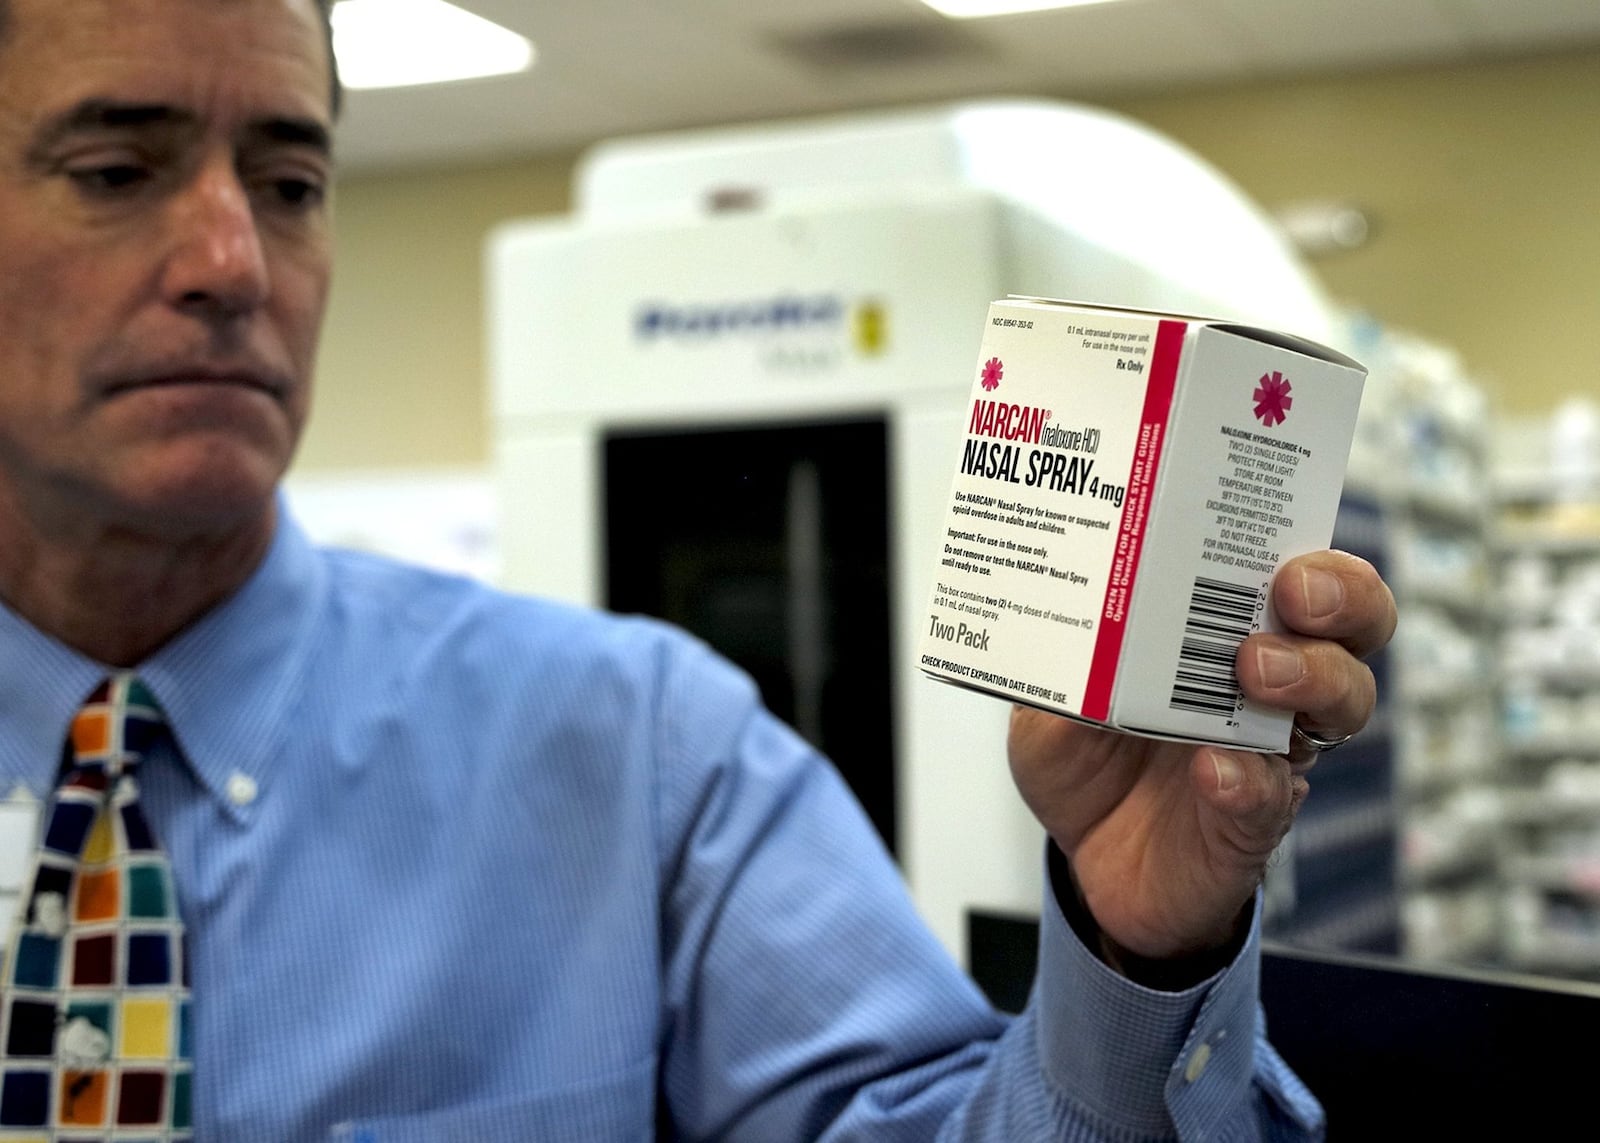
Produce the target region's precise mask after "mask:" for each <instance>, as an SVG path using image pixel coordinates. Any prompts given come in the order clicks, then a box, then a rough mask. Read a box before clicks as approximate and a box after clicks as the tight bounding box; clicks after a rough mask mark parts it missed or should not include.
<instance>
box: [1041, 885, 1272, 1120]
mask: <svg viewBox="0 0 1600 1143" xmlns="http://www.w3.org/2000/svg"><path fill="white" fill-rule="evenodd" d="M1260 924H1261V905H1260V898H1259V894H1258V895H1257V901H1256V904H1255V908H1254V912H1253V915H1252V919H1251V924H1250V933H1249V936H1248V937H1247V938H1246V940H1245V942H1244V945H1243V946H1242V948H1241V949H1240V950H1239V953H1238V955H1237V956H1235V957H1234V959H1233V960H1232V962H1231V963H1229V964H1228V965H1227V966H1226V967H1224V968H1222V969H1221V970H1220V971H1218V972H1217V973H1216V974H1215V975H1213V976H1211V977H1209V978H1207V979H1206V980H1204V981H1201V982H1200V983H1198V984H1196V985H1194V986H1193V987H1190V988H1187V989H1185V990H1183V991H1180V992H1163V991H1157V990H1155V989H1151V988H1146V987H1144V986H1143V985H1140V984H1136V983H1134V982H1133V981H1131V980H1129V979H1127V978H1126V977H1124V976H1121V975H1119V974H1118V973H1116V972H1115V971H1113V970H1112V969H1111V968H1109V967H1108V966H1107V965H1105V964H1104V963H1103V962H1101V961H1100V960H1099V958H1097V957H1096V956H1095V955H1094V953H1093V952H1091V951H1090V950H1089V949H1088V948H1086V947H1085V946H1084V944H1083V942H1082V941H1080V940H1079V939H1078V937H1077V935H1076V934H1075V933H1073V931H1072V929H1071V926H1070V925H1068V923H1067V920H1066V917H1065V916H1064V915H1063V914H1062V911H1061V909H1060V907H1059V905H1058V904H1057V903H1056V901H1055V900H1053V899H1052V894H1050V893H1049V892H1048V891H1047V892H1046V895H1045V901H1044V908H1043V910H1042V915H1041V921H1040V926H1039V976H1038V986H1037V987H1038V995H1037V996H1036V997H1035V1008H1036V1012H1037V1016H1038V1025H1037V1027H1038V1035H1039V1052H1040V1058H1041V1060H1042V1061H1043V1065H1044V1070H1045V1074H1046V1076H1047V1077H1048V1078H1049V1080H1050V1082H1051V1083H1052V1085H1053V1086H1054V1087H1055V1088H1056V1090H1057V1091H1058V1092H1059V1093H1060V1094H1061V1096H1062V1097H1063V1098H1065V1099H1066V1100H1068V1101H1070V1102H1071V1103H1072V1104H1073V1105H1075V1106H1076V1107H1077V1108H1079V1109H1080V1110H1081V1111H1083V1112H1084V1113H1086V1114H1087V1115H1089V1116H1090V1117H1091V1118H1093V1119H1094V1120H1096V1121H1098V1122H1099V1123H1101V1124H1102V1125H1104V1126H1105V1127H1106V1128H1107V1129H1109V1131H1110V1132H1111V1133H1113V1134H1117V1135H1122V1136H1134V1137H1139V1136H1165V1137H1170V1136H1171V1134H1172V1133H1173V1131H1174V1129H1176V1130H1177V1133H1178V1134H1179V1136H1180V1137H1184V1138H1191V1137H1195V1136H1199V1135H1210V1134H1211V1133H1212V1132H1213V1131H1214V1130H1215V1129H1216V1128H1217V1127H1218V1126H1219V1125H1220V1123H1221V1122H1222V1121H1223V1120H1224V1119H1225V1118H1228V1117H1229V1116H1230V1115H1231V1116H1237V1115H1238V1114H1239V1113H1240V1111H1241V1110H1243V1109H1244V1108H1245V1107H1246V1106H1247V1104H1248V1101H1249V1100H1250V1097H1251V1091H1250V1086H1251V1081H1252V1078H1253V1076H1254V1073H1255V1064H1256V1060H1255V1035H1254V1033H1255V1028H1256V1012H1257V1007H1258V1004H1257V994H1258V993H1257V990H1258V984H1259V973H1260V958H1259V949H1260V935H1259V933H1260Z"/></svg>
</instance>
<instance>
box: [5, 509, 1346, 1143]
mask: <svg viewBox="0 0 1600 1143" xmlns="http://www.w3.org/2000/svg"><path fill="white" fill-rule="evenodd" d="M102 673H103V669H102V668H101V667H99V666H97V665H96V664H94V663H92V662H90V661H88V660H86V659H84V658H83V657H81V656H80V655H78V654H76V653H74V652H73V651H71V650H69V649H68V648H66V647H64V646H62V645H60V644H59V643H56V642H55V641H53V640H51V639H49V638H47V637H45V636H44V635H42V634H40V633H39V632H38V631H36V630H34V629H33V628H32V627H30V626H29V625H28V624H26V623H24V622H23V621H22V620H20V619H19V618H18V617H17V616H16V615H14V614H12V613H11V612H9V611H6V610H4V609H0V782H3V783H4V788H5V789H10V788H12V787H13V786H14V785H15V784H16V783H17V782H19V781H20V782H22V783H24V784H26V785H27V786H28V787H29V788H31V789H32V790H33V791H34V793H35V794H36V795H38V796H39V797H45V796H46V795H47V793H48V790H49V788H50V786H51V784H52V782H53V779H54V773H55V769H56V765H57V761H58V759H59V757H60V750H61V741H62V738H63V736H64V734H65V730H66V727H67V725H68V722H69V720H70V717H71V714H72V712H73V710H74V709H75V707H76V705H77V704H78V702H79V701H80V700H81V699H82V697H83V696H84V695H85V694H87V693H88V691H89V690H90V688H91V687H92V686H93V685H94V683H95V682H96V681H97V680H98V679H99V677H100V676H101V675H102ZM140 673H141V675H142V676H143V677H144V679H145V680H146V682H147V683H148V684H149V685H150V686H151V688H152V689H153V690H154V692H155V693H156V695H157V696H158V697H159V698H160V700H161V702H162V704H163V705H164V707H165V709H166V711H167V714H168V717H169V719H170V721H171V724H172V726H173V728H174V733H175V735H176V739H177V744H178V746H179V747H180V748H181V754H179V753H176V752H174V751H173V750H171V749H170V748H169V749H166V750H165V751H163V752H160V753H158V754H156V755H155V756H153V757H151V758H149V759H147V760H146V762H145V765H144V777H143V782H144V790H145V795H144V798H145V804H146V807H147V811H148V813H149V816H150V819H151V823H152V825H153V827H154V828H155V830H156V832H157V835H158V837H159V838H160V839H161V840H162V841H163V843H164V844H165V846H166V848H167V850H168V852H169V853H170V855H171V858H172V862H173V867H174V872H175V876H176V881H177V885H178V890H179V897H180V904H181V909H182V912H183V915H184V917H185V919H186V922H187V924H188V927H189V937H188V939H189V955H190V958H191V960H190V967H191V972H192V978H193V987H194V995H195V1014H194V1027H193V1034H194V1038H195V1059H196V1065H195V1075H196V1086H195V1097H194V1116H195V1124H196V1128H197V1138H198V1139H200V1140H202V1141H210V1140H216V1141H226V1143H257V1141H259V1143H286V1141H294V1140H325V1139H333V1140H345V1141H359V1143H380V1141H407V1143H412V1141H415V1143H422V1141H425V1143H454V1141H458V1140H459V1141H463V1143H465V1141H469V1140H470V1141H471V1143H496V1141H501V1140H504V1141H506V1143H521V1141H534V1140H561V1141H566V1140H572V1141H577V1143H608V1141H612V1140H646V1139H650V1138H663V1139H666V1138H683V1139H731V1140H751V1141H756V1143H784V1141H789V1140H795V1141H799V1140H810V1139H815V1138H827V1139H837V1140H845V1139H849V1140H862V1141H871V1143H888V1141H895V1140H905V1141H908V1143H909V1141H917V1143H923V1141H926V1140H934V1139H974V1140H978V1139H982V1140H996V1141H1000V1140H1003V1141H1006V1143H1017V1141H1020V1140H1031V1139H1087V1138H1113V1139H1129V1140H1131V1139H1139V1138H1145V1137H1159V1136H1170V1135H1172V1134H1175V1133H1176V1134H1180V1135H1182V1136H1183V1137H1185V1138H1195V1139H1200V1138H1205V1139H1241V1140H1243V1139H1255V1138H1291V1137H1301V1136H1303V1135H1305V1134H1308V1133H1310V1134H1315V1132H1316V1131H1317V1130H1318V1129H1319V1127H1320V1122H1321V1113H1320V1111H1319V1109H1318V1108H1317V1106H1316V1103H1315V1101H1314V1100H1312V1099H1311V1097H1310V1096H1309V1094H1308V1093H1307V1092H1306V1091H1305V1089H1304V1088H1303V1087H1302V1086H1301V1085H1300V1084H1299V1082H1298V1081H1297V1080H1296V1079H1295V1078H1294V1077H1293V1076H1292V1075H1291V1074H1290V1073H1289V1071H1288V1070H1287V1069H1286V1068H1285V1067H1284V1066H1283V1064H1282V1063H1281V1062H1280V1061H1279V1060H1278V1058H1277V1057H1276V1055H1275V1054H1274V1053H1273V1052H1272V1051H1271V1049H1270V1048H1269V1047H1267V1046H1266V1044H1265V1041H1264V1040H1262V1039H1261V1038H1260V1037H1259V1036H1258V1035H1257V1031H1258V1029H1257V1021H1258V1004H1257V1000H1256V972H1257V963H1258V961H1257V956H1256V940H1255V937H1254V936H1252V938H1251V941H1250V944H1249V946H1248V947H1247V949H1246V951H1245V952H1244V953H1243V954H1242V955H1241V956H1240V958H1239V959H1238V960H1237V961H1236V962H1235V963H1234V964H1233V965H1232V966H1231V967H1229V968H1228V969H1227V970H1225V971H1224V972H1223V973H1221V974H1220V975H1219V976H1218V977H1216V978H1215V979H1213V980H1212V981H1210V982H1207V984H1205V985H1203V986H1200V987H1197V988H1195V989H1192V990H1190V991H1188V992H1183V993H1174V994H1166V993H1155V992H1150V991H1147V990H1145V989H1142V988H1140V987H1138V986H1136V985H1133V984H1131V983H1129V982H1127V981H1125V980H1123V979H1121V978H1119V977H1117V976H1115V975H1114V974H1113V973H1111V972H1109V971H1108V970H1107V969H1106V968H1105V967H1104V966H1103V965H1101V964H1100V963H1099V962H1098V961H1097V960H1095V959H1094V957H1093V956H1092V955H1090V954H1089V953H1088V952H1087V951H1086V950H1085V949H1084V948H1083V946H1082V945H1081V944H1080V943H1079V942H1078V941H1077V939H1076V937H1074V936H1073V934H1072V933H1071V931H1070V929H1069V928H1068V926H1067V925H1066V923H1065V921H1064V919H1063V918H1062V916H1061V914H1060V912H1059V910H1058V909H1057V907H1056V906H1055V904H1054V902H1050V901H1047V902H1046V903H1045V910H1044V923H1043V926H1042V928H1043V935H1042V938H1041V950H1040V952H1041V971H1040V980H1039V984H1038V985H1037V986H1036V990H1035V995H1034V998H1033V1001H1032V1003H1031V1004H1030V1006H1029V1009H1028V1011H1027V1012H1026V1013H1025V1014H1024V1015H1023V1016H1021V1017H1020V1018H1018V1019H1016V1020H1013V1021H1009V1022H1007V1021H1004V1020H1002V1019H1001V1018H999V1017H997V1016H996V1015H995V1014H994V1013H993V1012H992V1011H991V1010H990V1008H989V1007H988V1005H987V1004H986V1003H985V1001H984V1000H983V998H982V996H981V995H980V994H979V993H978V992H977V991H976V990H975V988H974V987H973V985H972V984H971V983H970V982H969V981H968V980H967V979H966V978H965V977H964V976H963V975H962V974H961V973H960V971H959V970H958V969H957V968H956V966H954V965H953V964H952V963H951V962H950V961H949V959H948V958H947V957H946V955H945V954H944V952H943V951H942V949H941V948H940V947H939V945H938V944H937V942H936V941H935V940H934V939H933V938H932V937H931V936H930V935H929V933H928V932H927V930H926V929H925V928H924V927H923V926H922V924H921V923H920V922H919V920H918V918H917V916H916V914H915V913H914V911H913V909H912V907H911V905H910V904H909V903H908V900H907V898H906V896H905V893H904V892H903V889H902V887H901V885H900V883H899V878H898V875H897V872H896V870H895V868H894V866H893V865H892V863H891V862H890V860H889V859H888V857H887V855H886V854H885V853H884V852H883V850H882V849H881V847H880V846H879V844H878V841H877V839H876V836H875V835H874V834H873V832H872V830H871V828H870V827H869V825H868V824H867V822H866V820H865V818H864V817H863V815H862V814H861V813H860V811H859V810H858V809H857V808H856V807H855V805H854V802H853V801H852V799H851V798H850V796H849V794H848V792H847V790H846V788H845V787H844V786H843V784H842V782H841V781H840V780H839V779H838V778H837V776H836V775H835V774H834V772H833V771H832V769H831V768H830V767H829V766H828V765H827V764H826V763H825V762H823V761H822V760H820V759H819V758H818V757H817V756H816V755H815V753H814V752H813V751H811V750H810V749H809V748H808V747H807V746H806V745H805V744H804V743H803V742H802V741H801V740H800V739H799V738H798V737H797V736H796V735H795V734H793V733H792V732H791V731H789V730H788V729H787V728H786V727H784V726H783V725H782V724H780V723H779V722H778V721H777V720H775V719H774V718H773V717H771V716H770V715H769V714H767V713H766V712H765V711H764V710H763V709H762V708H761V706H760V705H759V702H758V700H757V696H756V694H755V692H754V690H753V687H752V686H751V684H750V683H749V681H748V680H746V679H745V678H744V677H743V676H742V675H741V674H739V673H738V672H737V671H736V670H734V669H733V668H731V667H730V666H728V665H727V664H725V663H724V662H722V661H721V660H719V659H718V658H716V657H715V656H714V655H713V654H711V653H710V652H709V651H707V650H706V649H705V648H704V647H703V646H701V645H700V644H699V643H697V642H695V641H693V640H691V639H689V638H688V637H686V636H684V635H682V634H680V633H677V632H675V631H672V630H671V629H668V628H666V627H664V626H662V625H660V624H657V623H655V622H652V621H646V620H639V619H617V618H614V617H609V616H605V615H601V614H596V613H592V612H589V611H584V610H579V609H575V608H568V607H564V606H557V605H553V604H549V603H543V602H537V601H530V600H526V599H521V598H516V597H511V596H507V595H504V594H499V593H496V592H493V591H490V590H487V589H485V588H483V587H481V586H478V585H476V584H473V583H470V582H467V581H463V580H459V579H454V578H450V577H445V576H441V575H436V574H432V573H429V572H425V571H420V570H417V569H414V568H408V567H404V566H400V565H396V564H393V563H390V562H387V561H383V560H380V559H375V558H371V557H367V556H359V555H353V554H349V553H329V552H323V551H320V550H318V549H315V548H313V547H312V546H311V545H310V544H309V543H308V542H307V540H306V539H305V537H304V536H303V535H302V533H301V532H300V531H299V530H298V529H297V528H296V527H295V526H294V525H293V524H292V523H288V522H287V521H286V522H285V523H284V524H283V525H282V526H280V528H279V531H278V535H277V538H276V540H275V542H274V544H273V547H272V549H271V551H270V553H269V555H268V557H267V559H266V560H265V562H264V563H263V565H262V567H261V568H260V569H258V571H257V573H256V574H255V575H254V576H253V578H252V579H251V580H250V581H249V582H248V583H247V584H246V585H245V587H244V588H243V589H242V590H241V591H240V592H238V593H237V594H236V595H235V596H234V597H232V598H231V599H229V600H228V601H227V602H225V603H224V604H222V605H221V606H220V607H218V608H217V609H216V610H214V611H213V612H211V613H210V614H208V615H207V616H205V617H204V618H203V619H202V620H201V621H200V622H198V623H197V624H195V625H194V626H192V627H191V628H190V629H188V630H187V631H186V632H185V633H184V634H183V635H181V636H180V637H178V638H177V639H176V640H174V641H173V642H172V643H170V644H169V645H167V646H166V647H165V648H163V649H162V650H161V651H159V652H158V653H157V654H155V655H154V656H153V657H152V658H151V659H150V660H149V661H148V662H146V663H145V664H143V665H142V666H141V668H140ZM0 793H3V790H0ZM951 844H970V843H969V842H965V841H963V839H959V838H952V839H951ZM1197 1060H1198V1062H1197Z"/></svg>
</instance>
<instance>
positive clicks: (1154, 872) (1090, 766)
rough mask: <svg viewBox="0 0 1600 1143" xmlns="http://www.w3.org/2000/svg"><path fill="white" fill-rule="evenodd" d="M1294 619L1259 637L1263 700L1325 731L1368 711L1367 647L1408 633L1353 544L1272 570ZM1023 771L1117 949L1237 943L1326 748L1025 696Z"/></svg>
mask: <svg viewBox="0 0 1600 1143" xmlns="http://www.w3.org/2000/svg"><path fill="white" fill-rule="evenodd" d="M1272 602H1273V604H1274V606H1275V607H1276V608H1277V612H1278V616H1279V618H1280V619H1281V620H1282V622H1283V625H1284V627H1285V628H1286V629H1287V633H1285V634H1282V635H1267V634H1258V635H1252V636H1251V637H1250V638H1249V639H1247V640H1245V642H1244V644H1243V645H1242V646H1241V647H1240V649H1239V653H1238V657H1237V659H1236V669H1237V672H1238V676H1239V683H1240V686H1241V687H1242V688H1243V690H1244V693H1245V695H1246V696H1247V697H1248V698H1250V699H1251V700H1253V701H1255V702H1258V703H1262V704H1265V705H1266V706H1269V707H1274V708H1276V709H1279V710H1288V711H1296V712H1299V713H1298V723H1299V725H1300V726H1302V727H1304V728H1305V729H1307V730H1310V731H1312V732H1314V733H1316V734H1318V735H1320V736H1322V737H1324V738H1337V737H1339V736H1341V735H1344V734H1350V733H1353V732H1354V731H1357V730H1359V729H1361V727H1363V726H1364V725H1366V722H1367V719H1368V718H1370V717H1371V715H1372V709H1373V706H1374V703H1375V701H1376V689H1375V687H1374V684H1373V679H1372V672H1371V671H1370V670H1368V669H1367V667H1366V666H1365V665H1363V664H1362V662H1361V659H1362V658H1363V657H1364V656H1366V655H1368V654H1371V653H1372V652H1373V651H1375V650H1377V649H1378V648H1380V647H1382V646H1383V645H1384V644H1385V643H1387V642H1388V640H1389V637H1390V636H1391V635H1392V634H1393V633H1394V625H1395V607H1394V597H1393V596H1392V595H1391V594H1390V593H1389V589H1388V588H1387V587H1385V586H1384V583H1383V581H1382V580H1381V579H1379V578H1378V575H1377V573H1376V572H1375V571H1374V570H1373V568H1372V566H1371V565H1370V564H1368V563H1367V562H1366V561H1365V560H1361V559H1357V558H1356V557H1354V556H1351V555H1347V554H1345V553H1342V552H1316V553H1312V554H1310V555H1306V556H1301V557H1299V558H1297V559H1293V560H1290V561H1288V562H1287V563H1286V564H1285V565H1284V566H1283V568H1282V569H1281V570H1280V571H1279V573H1278V575H1277V577H1276V578H1275V579H1274V580H1273V584H1272ZM1008 752H1009V756H1010V760H1011V771H1012V775H1013V777H1014V778H1015V779H1016V782H1017V787H1018V788H1019V789H1020V790H1021V792H1022V796H1023V799H1024V800H1025V801H1026V802H1027V803H1028V806H1029V807H1030V808H1031V809H1032V810H1033V812H1034V814H1035V815H1036V816H1037V817H1038V818H1039V820H1040V821H1041V822H1043V823H1044V827H1045V829H1046V830H1047V831H1048V832H1049V834H1050V836H1051V838H1052V839H1053V840H1054V841H1055V844H1056V845H1057V846H1058V847H1059V848H1060V850H1061V852H1062V853H1063V854H1065V855H1066V856H1067V858H1068V859H1069V861H1070V863H1071V868H1072V872H1073V875H1074V879H1075V881H1076V888H1077V891H1078V892H1079V893H1080V894H1081V899H1082V901H1083V903H1084V904H1085V905H1086V906H1087V907H1088V910H1089V912H1090V914H1092V916H1093V918H1094V920H1095V922H1096V923H1097V924H1098V925H1099V927H1100V929H1101V932H1102V933H1103V934H1104V936H1105V937H1107V938H1109V939H1110V941H1111V942H1112V945H1113V947H1114V948H1115V949H1118V950H1124V951H1126V952H1127V953H1131V954H1133V955H1134V956H1136V957H1141V958H1146V959H1168V958H1177V957H1193V956H1199V955H1201V954H1204V953H1206V952H1209V951H1212V950H1215V949H1217V948H1220V947H1221V946H1223V945H1225V944H1227V943H1228V942H1229V941H1230V940H1231V939H1232V938H1233V936H1234V934H1235V930H1236V927H1237V922H1238V918H1239V916H1240V912H1241V910H1242V909H1243V908H1244V907H1245V905H1246V904H1247V903H1248V902H1249V900H1250V899H1251V897H1252V895H1253V894H1254V893H1255V890H1256V886H1257V885H1259V884H1260V882H1261V877H1262V874H1263V872H1264V871H1265V868H1266V864H1267V859H1268V858H1269V857H1270V856H1271V855H1272V851H1273V850H1274V849H1275V848H1276V847H1277V845H1278V842H1279V841H1281V840H1282V838H1283V836H1284V834H1285V833H1287V832H1288V830H1289V826H1290V824H1291V823H1292V822H1293V820H1294V815H1295V812H1296V811H1297V810H1298V809H1299V807H1300V803H1301V801H1302V800H1303V799H1304V798H1305V796H1306V792H1307V784H1306V779H1305V773H1306V771H1307V770H1309V769H1310V768H1311V766H1312V763H1313V762H1314V761H1315V760H1316V754H1315V752H1314V751H1312V750H1311V749H1310V748H1309V747H1308V746H1306V745H1304V744H1302V743H1298V742H1297V743H1296V744H1295V745H1294V746H1293V747H1292V748H1291V750H1290V753H1289V754H1288V755H1287V756H1284V755H1265V754H1256V753H1252V752H1248V751H1242V750H1223V749H1219V748H1217V747H1210V746H1205V747H1195V746H1192V745H1187V744H1184V743H1177V742H1162V741H1157V740H1154V739H1146V738H1135V737H1132V736H1129V735H1124V734H1117V733H1114V732H1111V731H1106V730H1101V729H1098V728H1096V727H1091V726H1087V725H1084V724H1082V723H1076V722H1072V721H1070V720H1068V719H1064V718H1058V717H1056V716H1054V715H1050V714H1045V713H1043V712H1040V711H1036V710H1032V709H1029V708H1026V707H1016V708H1014V709H1013V711H1012V715H1011V732H1010V737H1009V742H1008Z"/></svg>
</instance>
